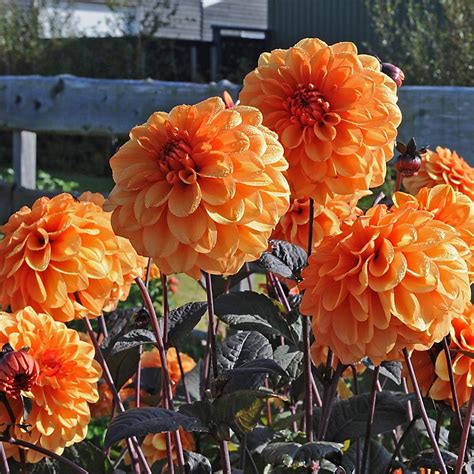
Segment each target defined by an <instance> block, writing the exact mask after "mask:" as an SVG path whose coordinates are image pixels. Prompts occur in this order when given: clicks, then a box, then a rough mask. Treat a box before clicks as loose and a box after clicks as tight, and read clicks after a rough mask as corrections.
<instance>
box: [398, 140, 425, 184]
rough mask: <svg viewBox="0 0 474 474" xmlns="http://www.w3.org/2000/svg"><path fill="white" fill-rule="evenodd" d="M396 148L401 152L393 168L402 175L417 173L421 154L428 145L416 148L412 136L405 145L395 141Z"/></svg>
mask: <svg viewBox="0 0 474 474" xmlns="http://www.w3.org/2000/svg"><path fill="white" fill-rule="evenodd" d="M396 149H397V150H398V151H399V152H400V153H401V155H399V156H398V158H397V162H396V164H395V169H396V170H397V171H398V172H399V173H400V174H402V175H403V176H413V175H414V174H415V173H418V171H419V170H420V166H421V155H423V154H425V153H426V151H427V149H428V147H427V146H425V147H423V148H420V149H417V148H416V143H415V139H414V138H412V139H411V140H410V141H409V142H408V144H407V145H405V144H404V143H402V142H397V146H396Z"/></svg>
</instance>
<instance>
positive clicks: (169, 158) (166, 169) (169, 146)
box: [159, 136, 196, 184]
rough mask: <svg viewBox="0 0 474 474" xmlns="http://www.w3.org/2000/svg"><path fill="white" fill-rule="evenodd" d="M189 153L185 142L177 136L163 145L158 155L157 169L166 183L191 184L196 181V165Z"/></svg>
mask: <svg viewBox="0 0 474 474" xmlns="http://www.w3.org/2000/svg"><path fill="white" fill-rule="evenodd" d="M191 152H192V149H191V147H190V146H189V145H188V143H187V141H186V140H183V138H181V137H179V136H177V137H176V138H172V139H169V140H168V141H167V142H166V143H165V144H164V145H163V147H162V148H161V151H160V154H159V167H160V170H161V171H162V172H163V173H164V174H165V175H166V181H168V183H170V184H176V183H177V182H178V181H182V182H183V183H185V184H192V183H194V182H195V181H196V164H195V163H194V161H193V159H192V158H191Z"/></svg>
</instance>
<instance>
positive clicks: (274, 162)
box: [0, 39, 474, 463]
mask: <svg viewBox="0 0 474 474" xmlns="http://www.w3.org/2000/svg"><path fill="white" fill-rule="evenodd" d="M385 69H386V67H385ZM401 79H402V77H401V75H400V74H398V75H397V76H396V77H392V78H391V77H390V76H389V75H387V74H385V73H384V72H383V69H382V68H381V65H380V63H379V61H378V60H377V59H376V58H374V57H371V56H368V55H363V54H359V53H358V51H357V48H356V47H355V45H353V44H352V43H338V44H335V45H332V46H329V45H327V44H326V43H324V42H323V41H320V40H318V39H305V40H302V41H300V42H299V43H297V44H296V45H295V46H294V47H292V48H289V49H287V50H282V49H279V50H274V51H272V52H271V53H264V54H262V55H261V57H260V59H259V63H258V67H257V68H256V69H255V70H254V71H253V72H251V73H250V74H248V75H247V77H246V78H245V80H244V87H243V90H242V92H241V94H240V105H235V104H233V103H232V102H231V101H229V100H227V101H226V102H224V101H222V100H221V99H219V98H210V99H207V100H205V101H203V102H200V103H198V104H196V105H181V106H178V107H175V108H173V109H172V110H171V111H170V112H169V113H165V112H156V113H154V114H153V115H152V116H151V117H150V118H149V119H148V121H147V122H146V123H145V124H143V125H141V126H137V127H135V128H133V129H132V131H131V132H130V140H129V141H128V142H127V143H125V145H123V146H122V147H121V148H120V149H119V150H118V151H117V153H116V154H115V155H114V156H113V157H112V158H111V161H110V164H111V167H112V171H113V178H114V181H115V187H114V189H113V190H112V192H111V194H110V196H109V198H108V200H107V201H106V203H105V204H104V202H103V199H100V198H99V197H97V196H93V195H90V194H88V195H87V196H83V198H82V199H80V200H76V199H74V198H73V197H72V196H70V195H68V194H61V195H59V196H56V197H54V198H52V199H48V198H41V199H39V200H38V201H37V202H36V203H35V204H34V205H33V206H32V208H31V209H30V208H27V207H24V208H22V209H21V210H20V211H18V212H17V213H16V214H14V215H13V216H12V217H11V218H10V220H9V221H8V223H7V224H5V225H4V226H3V228H2V233H3V234H4V237H3V239H2V240H0V307H2V308H4V309H7V308H10V310H11V311H12V312H13V313H12V314H7V313H2V318H1V319H0V344H3V345H4V347H5V349H4V351H3V353H2V355H3V357H2V358H1V359H0V390H1V391H2V392H3V393H4V395H5V397H6V399H7V400H8V403H9V406H7V405H5V403H3V404H0V416H1V417H2V419H1V420H0V421H1V422H3V423H6V424H10V425H9V426H11V430H13V432H14V434H15V436H16V437H18V438H20V439H22V438H25V439H26V437H28V440H29V441H30V442H34V443H37V444H39V445H41V446H43V447H45V448H47V449H50V450H52V451H54V452H57V453H60V452H62V450H63V449H64V448H65V447H66V446H70V445H71V444H73V443H75V442H77V441H80V440H82V439H83V438H84V437H85V435H86V430H87V424H88V423H89V420H90V409H89V405H88V404H89V403H91V404H94V403H96V402H97V400H98V392H97V381H98V379H99V377H100V370H99V368H98V367H97V364H96V362H95V361H94V360H93V357H94V349H93V346H92V345H91V344H90V343H88V342H87V341H81V340H80V338H79V335H78V333H77V332H76V331H74V330H72V329H68V328H67V327H66V326H65V325H64V324H63V322H67V321H71V320H74V319H79V318H89V317H91V318H95V317H98V316H100V315H101V314H102V311H107V310H111V309H113V308H114V307H115V306H116V305H117V303H118V301H119V300H123V299H125V298H126V297H127V295H128V292H129V289H130V285H131V284H132V282H133V280H134V279H135V278H136V277H137V276H141V275H142V274H143V271H144V268H145V266H146V263H147V259H146V258H145V257H141V256H140V255H143V256H146V257H149V258H152V259H153V261H154V262H155V263H156V264H157V265H158V267H159V268H160V269H161V271H163V272H164V273H165V274H171V273H181V272H182V273H186V274H188V275H191V276H192V277H195V278H199V275H200V272H201V271H204V272H208V273H212V274H222V275H230V274H234V273H236V272H237V271H238V270H239V269H240V268H241V267H242V265H243V264H244V263H246V262H249V261H253V260H255V259H257V258H259V257H260V255H261V254H262V252H263V251H265V250H266V249H267V247H268V239H269V238H270V237H273V238H281V239H285V240H288V241H290V242H293V243H295V244H297V245H300V246H302V247H304V248H306V247H307V244H308V235H309V229H310V228H312V234H313V244H314V246H315V249H314V252H313V254H312V256H311V258H310V259H309V265H308V267H307V268H306V270H305V271H304V273H303V277H304V281H303V282H302V284H301V287H300V288H301V289H303V290H305V293H304V296H303V300H302V304H301V311H302V312H303V313H304V314H306V315H308V316H311V317H312V324H313V332H314V336H315V343H314V346H313V357H314V360H315V362H317V363H319V362H321V359H322V358H323V357H325V356H324V355H325V354H327V352H328V348H330V349H331V350H332V351H333V353H334V355H335V357H336V358H337V360H339V361H341V362H342V363H344V364H353V363H357V362H359V361H360V360H361V359H362V358H364V357H369V358H370V359H371V360H372V362H374V363H376V364H378V363H380V362H381V361H383V360H387V359H400V358H401V352H402V350H403V349H408V350H409V351H428V350H430V349H431V348H432V347H433V345H434V344H435V343H436V342H439V341H441V340H442V338H444V337H445V336H446V335H448V334H449V333H451V341H452V342H451V344H452V349H453V351H455V353H456V356H455V374H456V376H458V377H459V378H458V382H459V384H460V388H459V393H461V394H462V400H465V396H464V395H465V394H466V393H467V387H468V386H470V385H469V384H471V385H472V377H471V375H472V371H471V364H470V362H469V363H468V362H467V360H466V358H465V357H464V352H465V351H472V331H471V329H470V324H471V322H472V317H471V316H470V315H471V313H472V311H470V312H469V311H468V312H467V313H464V314H463V312H464V310H465V308H466V304H467V303H468V301H469V299H470V286H469V285H470V283H472V282H473V281H474V257H473V253H472V251H473V246H474V225H473V217H474V207H473V206H474V204H473V201H472V199H473V197H474V172H473V171H472V169H471V168H470V167H469V166H468V165H467V164H466V163H465V162H464V161H463V160H462V159H461V158H459V157H458V156H457V155H456V153H454V152H453V153H451V152H450V151H449V150H443V149H440V148H438V149H437V152H436V153H432V152H429V153H428V155H427V157H426V159H425V160H424V161H423V163H422V168H421V170H420V172H419V173H418V175H417V176H414V177H412V178H407V179H405V181H404V184H405V187H406V189H408V190H409V191H411V192H413V193H417V194H416V195H415V196H410V195H408V194H404V193H397V194H396V195H395V196H394V205H393V206H392V207H391V208H388V207H387V206H385V205H376V206H373V207H372V208H371V209H369V210H368V211H367V212H365V213H363V212H362V211H361V210H360V209H358V208H357V207H356V206H357V201H358V200H359V198H360V197H362V196H364V195H367V194H370V190H369V189H370V188H373V187H376V186H379V185H381V184H382V183H383V182H384V179H385V174H386V162H387V161H388V160H390V159H391V157H392V155H393V145H394V140H395V136H396V129H397V127H398V125H399V124H400V121H401V113H400V110H399V108H398V106H397V95H396V91H397V85H400V84H399V82H401ZM396 81H398V82H396ZM440 183H445V184H443V185H440V186H436V185H437V184H440ZM311 200H312V201H313V202H314V219H313V222H310V202H312V201H311ZM103 208H104V209H105V210H106V211H111V213H108V212H105V211H104V210H103ZM323 344H324V345H323ZM26 348H29V349H28V350H26ZM456 351H457V352H456ZM418 353H419V354H422V355H420V356H419V357H426V354H428V353H427V352H416V354H418ZM430 354H432V353H430ZM175 356H176V355H175V353H174V354H173V353H171V354H168V363H169V365H170V372H171V378H172V380H173V381H174V382H175V383H177V382H178V381H179V378H180V376H181V372H179V369H178V368H177V363H176V364H175V363H174V362H173V360H174V359H173V357H175ZM183 357H184V356H183ZM416 357H418V356H416ZM443 364H444V362H443V359H442V355H440V354H438V355H437V358H436V359H435V365H434V367H435V373H436V379H435V380H432V381H431V382H433V383H432V384H431V382H430V386H429V388H428V387H427V388H426V391H427V392H428V391H429V393H430V395H431V396H433V397H438V398H440V399H441V398H449V394H448V393H447V391H446V385H445V382H446V370H445V366H444V365H443ZM185 365H187V369H189V370H190V369H191V368H192V366H193V362H191V361H187V360H185ZM159 366H160V362H159V359H158V358H157V357H156V353H155V352H145V353H144V354H143V358H142V367H159ZM187 369H185V370H187ZM173 377H174V378H173ZM131 383H132V384H133V380H132V381H131ZM104 387H105V386H101V388H100V390H101V399H100V401H99V403H98V404H97V405H93V408H92V409H93V411H94V413H95V415H96V416H99V415H103V414H107V415H109V414H110V413H111V412H112V411H113V407H112V403H111V397H110V394H109V393H108V392H107V390H106V389H105V388H104ZM135 394H136V389H135V388H130V387H125V388H124V389H122V391H121V396H122V398H123V399H124V401H128V402H129V405H130V404H131V405H133V400H134V397H135ZM141 395H143V396H142V399H143V403H145V404H146V403H147V397H149V395H150V394H147V393H141ZM21 397H27V398H30V399H31V400H32V402H33V409H32V411H31V413H30V414H29V416H28V418H27V419H24V416H25V415H24V414H23V410H22V409H21V407H22V405H21ZM151 403H152V402H151V401H150V404H151ZM12 414H13V415H12ZM26 424H29V425H31V433H29V434H26V433H25V430H24V427H25V426H26ZM182 439H183V442H184V447H185V448H188V449H192V448H193V439H192V437H191V436H190V435H187V434H185V433H183V434H182ZM6 449H7V455H13V456H15V457H18V452H17V448H13V447H11V446H8V447H7V448H6ZM143 451H144V453H145V455H146V456H147V458H148V459H149V461H150V462H151V463H153V462H155V461H156V460H158V459H161V458H162V457H164V453H165V441H164V435H162V434H158V435H148V436H147V437H145V440H144V442H143ZM40 458H41V455H40V454H38V453H36V452H32V451H31V452H30V451H28V453H27V459H28V461H32V462H33V461H37V460H38V459H40Z"/></svg>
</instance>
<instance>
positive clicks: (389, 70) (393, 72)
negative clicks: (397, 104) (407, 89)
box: [381, 63, 405, 87]
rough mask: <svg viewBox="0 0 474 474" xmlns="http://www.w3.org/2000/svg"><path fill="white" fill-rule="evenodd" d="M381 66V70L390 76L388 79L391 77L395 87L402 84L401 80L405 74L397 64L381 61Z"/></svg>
mask: <svg viewBox="0 0 474 474" xmlns="http://www.w3.org/2000/svg"><path fill="white" fill-rule="evenodd" d="M381 67H382V72H383V73H384V74H386V75H387V76H388V77H390V79H393V80H394V81H395V84H396V85H397V87H401V86H402V84H403V81H404V80H405V74H404V73H403V71H402V70H401V69H400V68H399V67H398V66H395V64H391V63H382V64H381Z"/></svg>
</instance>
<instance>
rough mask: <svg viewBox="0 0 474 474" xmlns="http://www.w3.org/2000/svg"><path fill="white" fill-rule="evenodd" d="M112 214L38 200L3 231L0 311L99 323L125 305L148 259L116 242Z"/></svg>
mask: <svg viewBox="0 0 474 474" xmlns="http://www.w3.org/2000/svg"><path fill="white" fill-rule="evenodd" d="M110 219H111V216H110V214H108V213H106V212H104V211H103V210H102V209H101V208H100V207H99V206H98V205H96V204H94V203H92V202H87V201H77V200H76V199H74V198H73V197H72V196H71V195H70V194H60V195H58V196H55V197H54V198H51V199H49V198H47V197H42V198H40V199H38V200H37V201H36V202H35V203H34V204H33V206H32V208H31V209H30V208H28V207H26V206H25V207H23V208H22V209H20V210H19V211H18V212H17V213H15V214H13V216H11V217H10V219H9V220H8V222H7V223H6V224H5V225H4V226H3V230H2V232H3V234H4V238H3V239H2V240H0V307H3V308H7V307H10V308H11V309H12V310H13V311H17V310H20V309H23V308H24V307H26V306H32V307H33V308H34V309H35V310H36V311H39V312H45V313H49V314H51V315H52V316H53V318H54V319H56V320H57V321H70V320H72V319H75V318H81V317H85V316H87V317H97V316H100V315H101V314H102V310H106V311H109V310H112V309H114V308H115V306H116V305H117V302H118V300H119V299H125V298H126V297H127V295H128V292H129V290H130V285H131V282H132V281H133V279H134V278H135V277H136V276H138V275H140V274H141V273H142V272H143V265H144V264H145V263H146V259H144V258H143V257H141V258H140V257H139V256H138V255H137V253H136V252H135V250H134V249H133V248H132V246H131V245H130V243H129V242H128V241H127V240H126V239H124V238H121V237H117V236H116V235H115V234H114V232H113V230H112V226H111V222H110Z"/></svg>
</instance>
